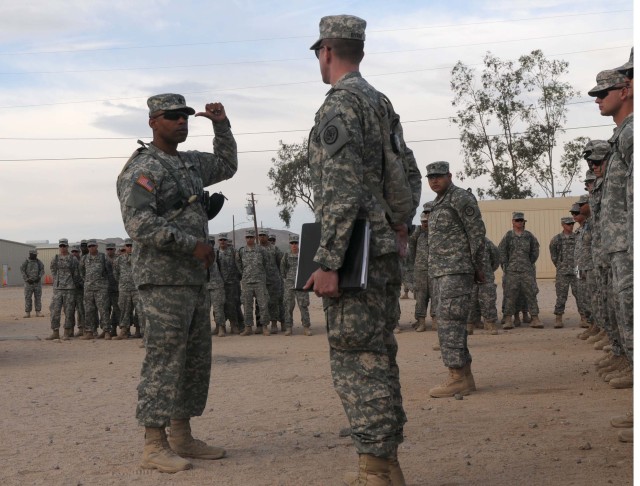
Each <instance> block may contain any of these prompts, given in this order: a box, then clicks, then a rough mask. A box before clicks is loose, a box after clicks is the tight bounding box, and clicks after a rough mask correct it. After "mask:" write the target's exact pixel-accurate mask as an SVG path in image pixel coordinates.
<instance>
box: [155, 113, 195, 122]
mask: <svg viewBox="0 0 640 486" xmlns="http://www.w3.org/2000/svg"><path fill="white" fill-rule="evenodd" d="M160 116H161V117H163V118H164V119H165V120H170V121H178V120H179V119H180V118H184V119H185V120H188V119H189V114H188V113H185V112H184V111H165V112H164V113H161V114H160V115H158V116H156V117H154V118H158V117H160Z"/></svg>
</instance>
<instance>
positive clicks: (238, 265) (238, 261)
mask: <svg viewBox="0 0 640 486" xmlns="http://www.w3.org/2000/svg"><path fill="white" fill-rule="evenodd" d="M235 260H236V268H237V269H238V273H239V274H240V277H242V251H241V250H238V251H237V252H236V258H235Z"/></svg>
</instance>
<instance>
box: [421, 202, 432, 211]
mask: <svg viewBox="0 0 640 486" xmlns="http://www.w3.org/2000/svg"><path fill="white" fill-rule="evenodd" d="M422 209H423V211H424V212H425V213H430V212H431V210H432V209H433V201H427V202H426V203H424V204H423V205H422Z"/></svg>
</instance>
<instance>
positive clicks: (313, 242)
mask: <svg viewBox="0 0 640 486" xmlns="http://www.w3.org/2000/svg"><path fill="white" fill-rule="evenodd" d="M370 241H371V227H370V225H369V221H367V220H366V219H356V221H355V224H354V226H353V232H352V233H351V240H350V241H349V246H348V247H347V251H346V253H345V255H344V262H343V263H342V268H340V269H339V270H338V276H339V283H338V286H339V287H340V289H341V290H364V289H366V288H367V272H368V270H369V243H370ZM319 246H320V223H305V224H303V225H302V230H301V231H300V250H299V253H298V271H297V273H296V283H295V286H294V288H295V289H296V290H303V287H304V285H305V284H306V283H307V280H309V277H311V274H312V273H313V272H315V271H316V270H317V269H318V268H320V265H319V264H317V263H316V262H314V261H313V258H314V257H315V256H316V252H317V251H318V247H319ZM310 290H311V289H309V291H310Z"/></svg>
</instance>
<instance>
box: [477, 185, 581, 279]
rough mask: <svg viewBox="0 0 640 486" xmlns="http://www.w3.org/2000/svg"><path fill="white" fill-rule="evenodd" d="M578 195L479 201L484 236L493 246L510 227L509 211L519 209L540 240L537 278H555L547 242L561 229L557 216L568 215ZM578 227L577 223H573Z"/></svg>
mask: <svg viewBox="0 0 640 486" xmlns="http://www.w3.org/2000/svg"><path fill="white" fill-rule="evenodd" d="M577 201H578V197H556V198H539V199H509V200H502V201H479V202H478V204H479V206H480V211H481V212H482V219H483V220H484V224H485V225H486V227H487V236H488V237H489V239H490V240H491V241H493V242H494V243H495V245H496V246H498V245H499V244H500V240H502V237H503V236H504V235H505V233H506V232H507V231H509V230H510V229H511V228H512V225H511V213H513V212H514V211H521V212H523V213H524V219H526V221H527V223H526V229H527V230H529V231H531V232H532V233H533V234H534V235H535V237H536V238H537V239H538V242H539V243H540V257H539V258H538V262H537V263H536V270H537V276H538V278H555V274H556V271H555V267H554V266H553V263H552V262H551V256H550V255H549V242H550V241H551V238H553V237H554V235H557V234H558V233H560V232H561V231H562V227H561V226H560V218H562V217H565V216H570V214H569V209H570V208H571V206H572V205H573V204H574V203H575V202H577ZM575 227H576V228H575V229H577V227H578V225H575ZM501 280H502V270H500V269H498V271H497V272H496V281H501Z"/></svg>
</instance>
